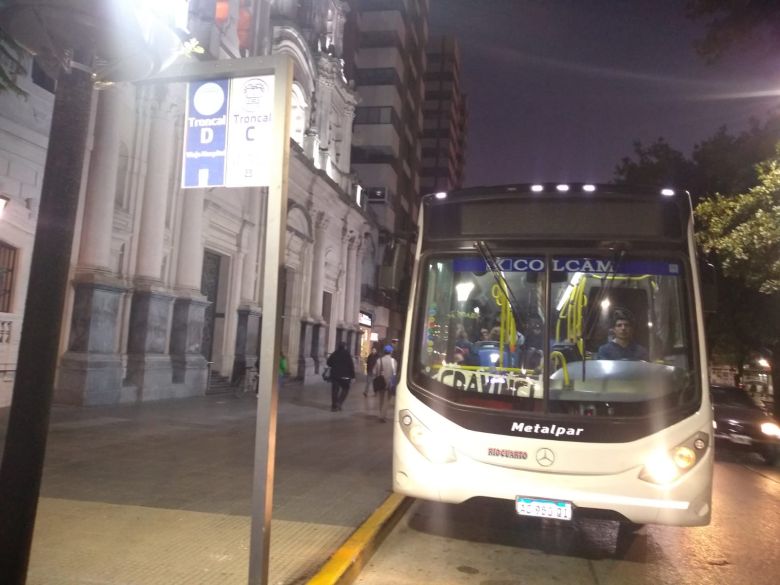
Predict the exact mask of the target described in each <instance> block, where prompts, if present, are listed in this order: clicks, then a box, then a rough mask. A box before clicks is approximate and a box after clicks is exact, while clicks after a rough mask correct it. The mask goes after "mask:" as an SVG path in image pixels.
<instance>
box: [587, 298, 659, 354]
mask: <svg viewBox="0 0 780 585" xmlns="http://www.w3.org/2000/svg"><path fill="white" fill-rule="evenodd" d="M611 329H612V332H613V333H614V338H613V339H612V340H610V341H607V343H605V344H604V345H602V346H601V347H599V351H598V355H597V357H598V359H600V360H644V361H647V359H648V354H647V349H646V348H645V347H643V346H642V345H639V344H638V343H636V342H635V341H634V339H633V337H634V319H633V317H632V316H631V313H629V312H628V311H627V310H625V309H615V312H614V313H612V327H611Z"/></svg>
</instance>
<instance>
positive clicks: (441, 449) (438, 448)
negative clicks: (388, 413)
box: [398, 410, 456, 463]
mask: <svg viewBox="0 0 780 585" xmlns="http://www.w3.org/2000/svg"><path fill="white" fill-rule="evenodd" d="M398 415H399V420H400V421H401V430H402V431H403V432H404V435H406V438H407V439H409V442H410V443H411V444H412V445H413V446H414V448H415V449H417V450H418V451H419V452H420V453H421V454H422V455H423V456H424V457H425V458H426V459H428V460H429V461H430V462H431V463H452V462H453V461H455V460H456V457H455V449H453V448H452V446H451V445H450V444H448V443H446V442H445V441H442V440H441V438H440V437H439V436H437V435H435V434H434V433H431V431H430V430H429V429H428V427H426V426H425V425H423V424H422V423H421V422H420V421H418V420H417V419H415V417H414V416H413V415H412V413H411V412H410V411H408V410H402V411H401V412H399V413H398Z"/></svg>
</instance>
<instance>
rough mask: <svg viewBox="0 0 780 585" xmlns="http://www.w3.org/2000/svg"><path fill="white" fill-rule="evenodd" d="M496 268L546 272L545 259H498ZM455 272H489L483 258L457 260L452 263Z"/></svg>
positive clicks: (506, 270)
mask: <svg viewBox="0 0 780 585" xmlns="http://www.w3.org/2000/svg"><path fill="white" fill-rule="evenodd" d="M496 267H497V268H498V269H499V270H500V271H502V272H544V268H545V266H544V258H538V257H521V258H517V257H515V258H496ZM452 269H453V271H455V272H487V271H488V265H487V262H485V261H484V260H483V259H482V258H455V259H454V260H453V261H452Z"/></svg>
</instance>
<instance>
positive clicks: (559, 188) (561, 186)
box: [555, 184, 569, 193]
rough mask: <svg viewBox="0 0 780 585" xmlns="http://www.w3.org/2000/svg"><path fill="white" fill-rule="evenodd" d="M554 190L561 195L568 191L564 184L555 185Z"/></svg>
mask: <svg viewBox="0 0 780 585" xmlns="http://www.w3.org/2000/svg"><path fill="white" fill-rule="evenodd" d="M555 189H556V190H557V191H559V192H561V193H566V192H567V191H568V190H569V186H568V185H565V184H560V185H556V186H555Z"/></svg>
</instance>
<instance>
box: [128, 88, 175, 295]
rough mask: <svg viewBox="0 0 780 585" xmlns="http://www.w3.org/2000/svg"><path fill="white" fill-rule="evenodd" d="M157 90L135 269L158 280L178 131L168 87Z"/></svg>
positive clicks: (145, 278) (137, 272)
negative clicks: (172, 116) (172, 156)
mask: <svg viewBox="0 0 780 585" xmlns="http://www.w3.org/2000/svg"><path fill="white" fill-rule="evenodd" d="M156 90H157V91H156V92H155V93H156V94H157V95H156V96H155V98H154V99H153V103H152V108H151V116H152V129H151V135H150V137H149V154H148V160H147V166H146V183H145V185H144V197H143V205H142V207H141V229H140V231H139V234H138V256H137V258H136V269H135V273H136V277H140V278H143V279H144V280H149V281H153V282H159V281H160V278H161V271H162V259H163V240H164V237H165V215H166V209H167V203H168V197H169V193H168V189H169V187H170V174H171V169H172V168H174V164H173V161H172V160H171V155H172V154H173V135H174V134H175V130H174V124H173V120H172V118H171V110H172V107H171V104H170V102H169V101H168V99H167V95H166V94H167V90H166V89H165V88H156Z"/></svg>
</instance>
